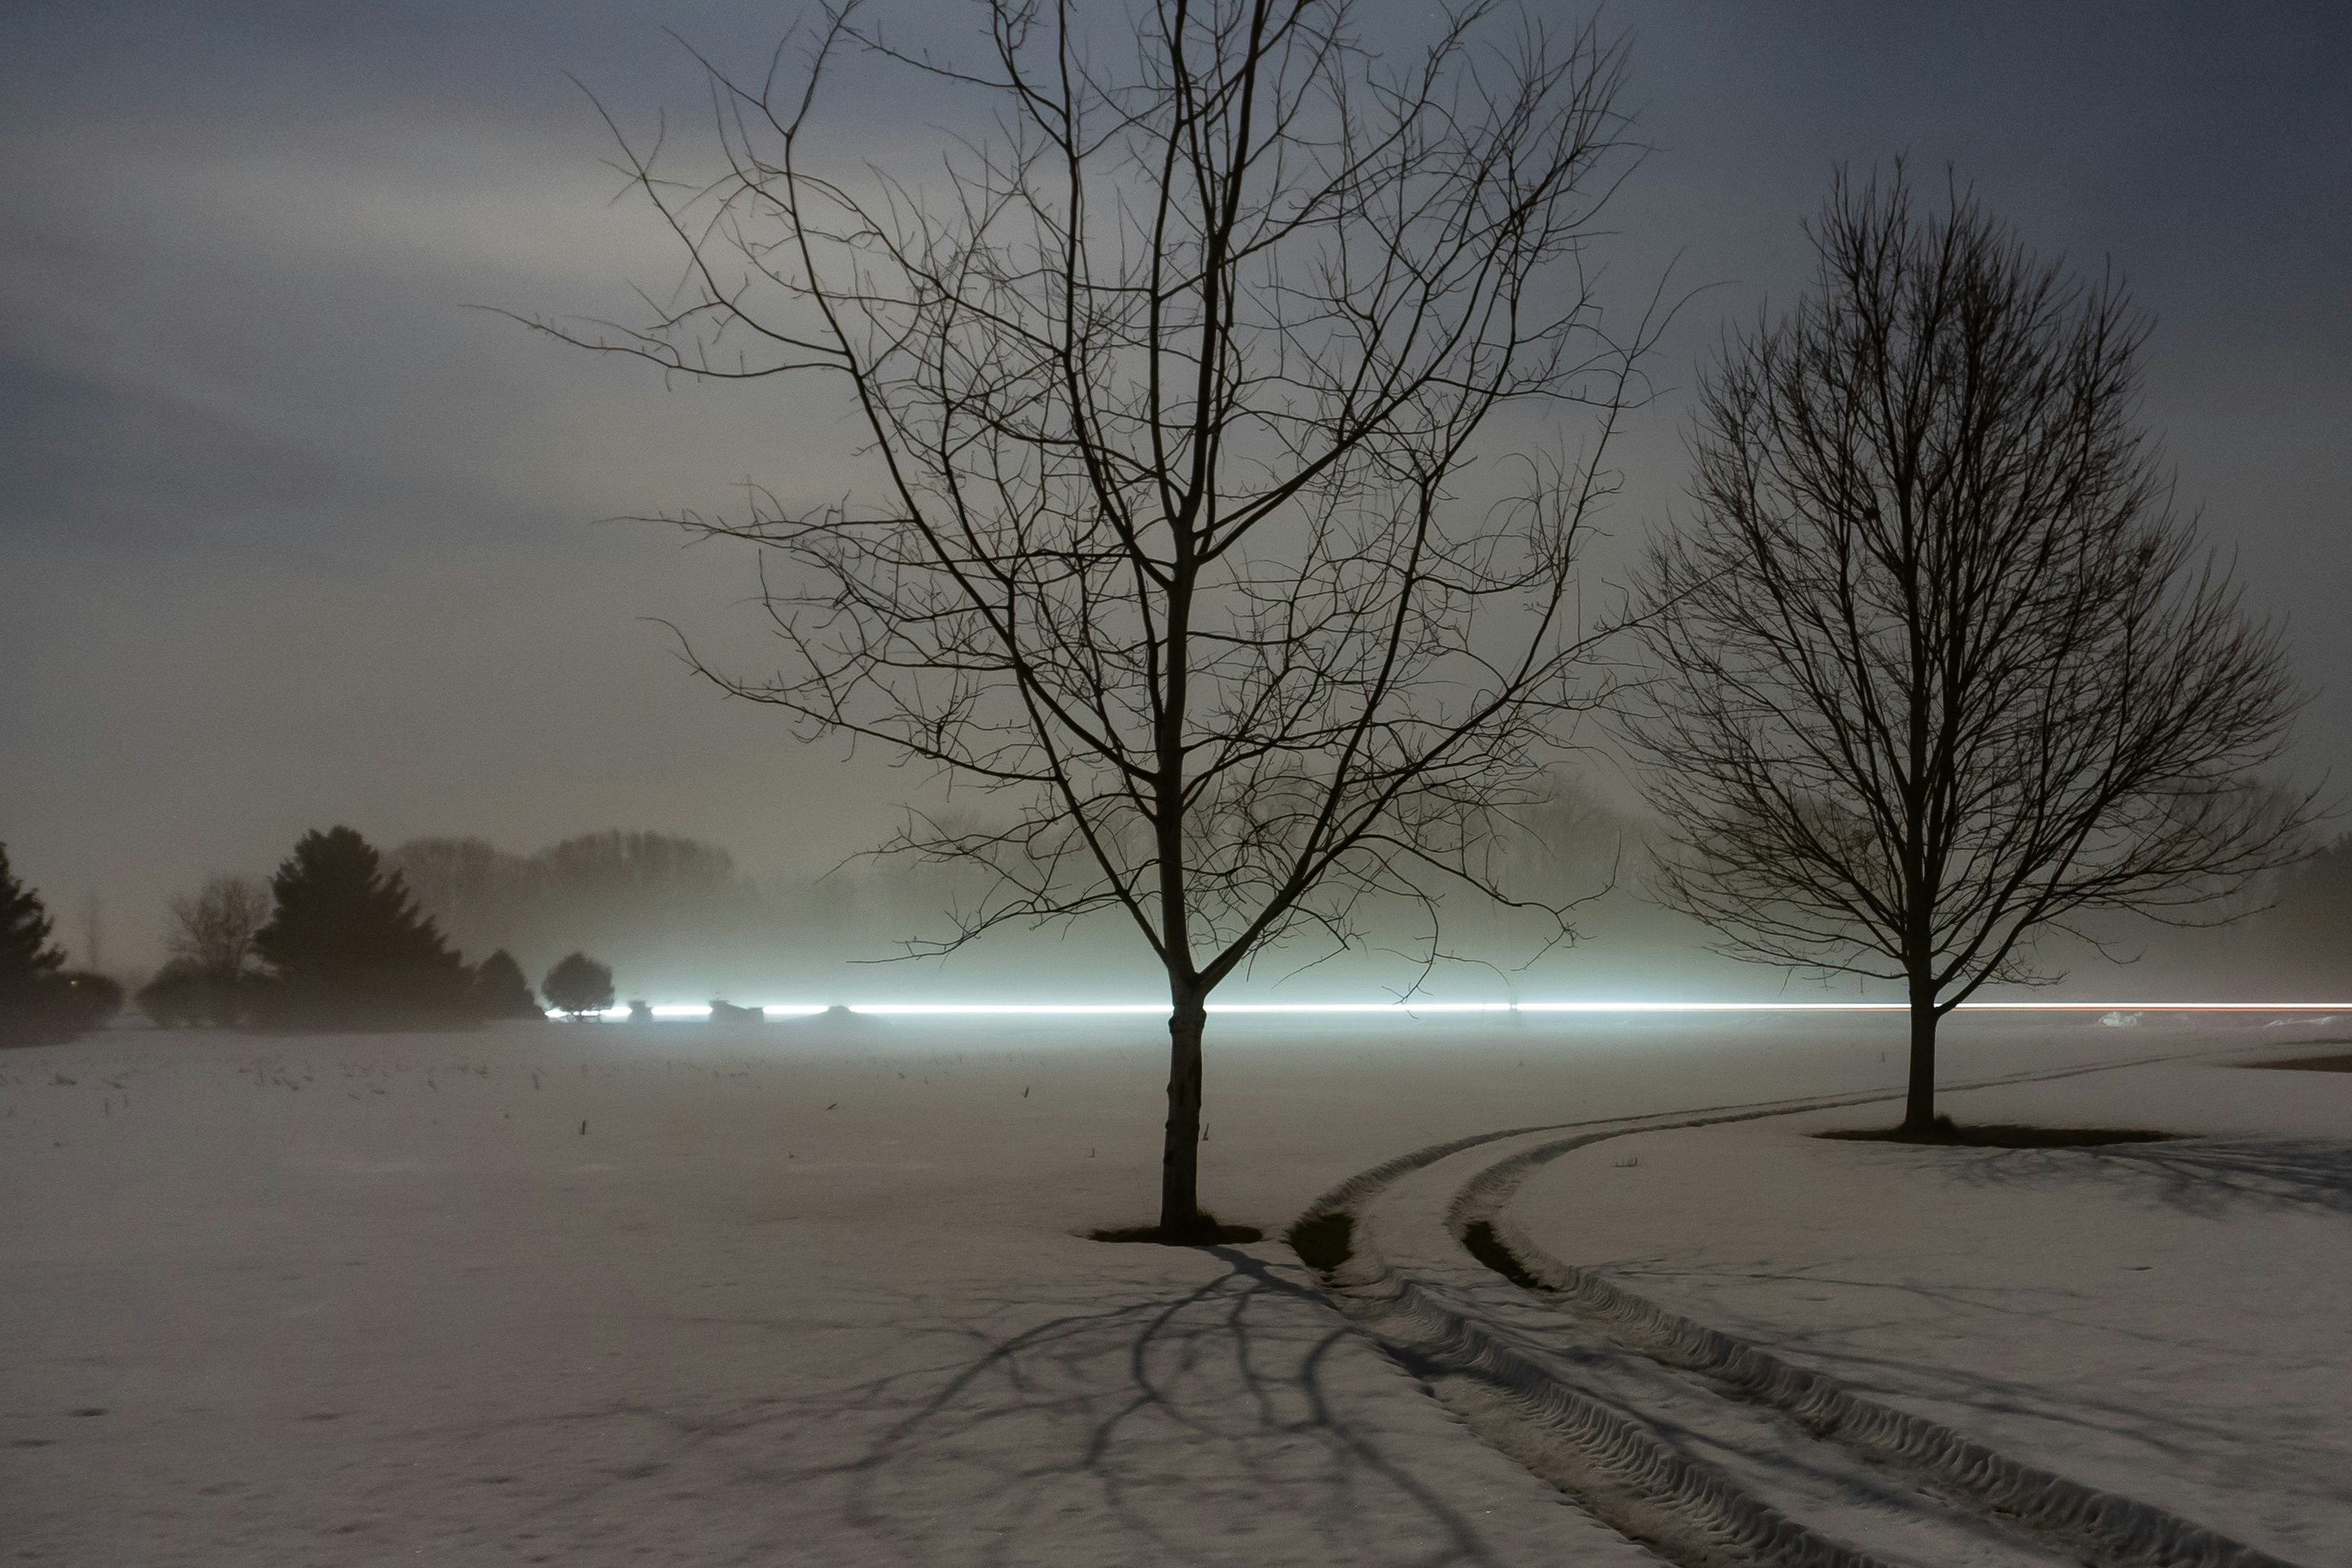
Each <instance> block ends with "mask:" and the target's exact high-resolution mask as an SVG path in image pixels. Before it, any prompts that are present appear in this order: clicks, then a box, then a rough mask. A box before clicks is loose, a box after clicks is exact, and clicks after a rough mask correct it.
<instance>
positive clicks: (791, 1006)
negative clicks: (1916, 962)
mask: <svg viewBox="0 0 2352 1568" xmlns="http://www.w3.org/2000/svg"><path fill="white" fill-rule="evenodd" d="M1207 1010H1208V1011H1209V1012H1211V1013H1221V1014H1228V1015H1244V1016H1318V1015H1327V1016H1361V1015H1366V1014H1371V1015H1386V1016H1395V1017H1425V1016H1453V1015H1464V1014H1467V1015H1478V1014H1486V1015H1494V1014H1514V1013H1555V1014H1596V1015H1608V1014H1617V1015H1625V1014H1671V1013H1696V1014H1722V1013H1906V1012H1908V1011H1910V1004H1909V1003H1907V1002H1672V1001H1597V1002H1592V1001H1588V1002H1212V1003H1210V1004H1208V1007H1207ZM742 1011H743V1012H745V1013H757V1014H761V1016H765V1017H769V1018H806V1017H814V1016H818V1015H820V1014H824V1013H831V1012H835V1011H839V1012H845V1013H850V1014H854V1015H856V1016H860V1017H879V1018H891V1017H901V1018H992V1017H1040V1018H1045V1017H1108V1016H1127V1017H1152V1016H1165V1015H1166V1014H1167V1012H1168V1004H1167V1003H1165V1002H851V1003H846V1004H836V1005H826V1004H824V1003H809V1002H792V1003H781V1004H779V1003H771V1004H767V1005H761V1006H752V1005H743V1007H742ZM1954 1011H1956V1012H1962V1013H2118V1014H2123V1013H2132V1014H2137V1013H2352V1002H1962V1003H1959V1004H1958V1005H1957V1006H1956V1007H1955V1008H1954ZM652 1013H653V1016H654V1017H656V1019H686V1018H694V1019H708V1018H709V1016H710V1014H711V1009H710V1006H709V1004H707V1003H701V1002H682V1003H674V1002H664V1003H657V1004H656V1005H654V1006H653V1008H652ZM548 1016H549V1017H551V1018H560V1017H562V1016H565V1015H564V1014H562V1013H560V1012H558V1011H556V1010H555V1009H553V1008H550V1009H549V1010H548ZM595 1016H598V1017H601V1018H605V1019H610V1020H614V1021H623V1020H625V1019H627V1018H628V1016H629V1009H628V1008H626V1007H625V1006H624V1007H608V1008H606V1009H604V1011H603V1012H601V1013H599V1014H597V1015H595Z"/></svg>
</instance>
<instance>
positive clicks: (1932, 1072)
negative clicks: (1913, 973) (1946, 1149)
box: [1903, 981, 1937, 1132]
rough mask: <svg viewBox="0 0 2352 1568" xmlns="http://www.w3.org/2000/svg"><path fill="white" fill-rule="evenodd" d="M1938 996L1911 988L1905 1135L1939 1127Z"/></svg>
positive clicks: (1918, 987) (1915, 985)
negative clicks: (1937, 1080)
mask: <svg viewBox="0 0 2352 1568" xmlns="http://www.w3.org/2000/svg"><path fill="white" fill-rule="evenodd" d="M1936 1019H1937V1013H1936V993H1935V990H1934V988H1933V987H1931V986H1923V985H1921V984H1918V983H1917V982H1916V981H1915V982H1913V983H1912V986H1911V1079H1910V1084H1909V1089H1908V1091H1907V1092H1906V1094H1905V1096H1904V1099H1903V1131H1906V1132H1928V1131H1933V1130H1934V1129H1935V1125H1936Z"/></svg>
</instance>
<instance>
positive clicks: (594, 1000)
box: [539, 952, 613, 1018]
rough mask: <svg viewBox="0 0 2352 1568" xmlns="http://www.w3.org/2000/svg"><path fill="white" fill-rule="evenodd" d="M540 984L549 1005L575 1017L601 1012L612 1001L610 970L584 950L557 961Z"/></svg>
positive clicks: (611, 975)
mask: <svg viewBox="0 0 2352 1568" xmlns="http://www.w3.org/2000/svg"><path fill="white" fill-rule="evenodd" d="M539 988H540V990H541V993H543V994H545V995H546V997H547V1001H548V1005H550V1006H551V1007H555V1008H557V1009H559V1010H561V1011H562V1012H566V1013H569V1014H571V1015H572V1016H573V1017H575V1018H577V1017H579V1016H582V1015H583V1014H586V1013H601V1012H603V1011H604V1009H605V1008H607V1007H610V1006H611V1005H613V971H612V970H611V968H609V967H608V966H606V965H604V964H602V963H597V962H596V961H595V960H594V959H593V958H591V957H589V956H588V955H587V954H586V953H584V952H574V953H570V954H567V955H566V956H565V957H563V958H561V959H559V960H557V961H556V964H555V967H554V968H552V969H551V970H549V971H548V972H547V978H546V979H544V980H542V981H541V982H540V983H539Z"/></svg>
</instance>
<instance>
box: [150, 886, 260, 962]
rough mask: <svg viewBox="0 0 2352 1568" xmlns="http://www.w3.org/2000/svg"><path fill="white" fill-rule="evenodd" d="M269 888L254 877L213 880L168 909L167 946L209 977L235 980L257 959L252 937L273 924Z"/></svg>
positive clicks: (175, 956)
mask: <svg viewBox="0 0 2352 1568" xmlns="http://www.w3.org/2000/svg"><path fill="white" fill-rule="evenodd" d="M273 907H274V906H273V900H272V899H271V896H270V892H269V887H268V884H267V883H265V882H259V881H257V880H255V879H252V878H250V877H214V878H210V879H207V880H206V881H205V885H204V886H203V888H201V889H198V890H197V891H196V892H195V893H194V895H190V894H186V893H182V894H179V895H176V896H175V897H173V900H171V902H170V904H169V905H167V906H166V908H167V910H168V911H169V914H168V921H167V924H166V928H165V931H164V936H163V943H164V946H165V948H166V949H167V950H168V951H169V952H171V954H172V956H173V957H174V958H180V959H185V960H186V961H187V962H188V963H191V964H193V965H194V966H195V968H196V969H197V970H198V971H199V972H200V973H203V974H204V975H205V976H206V977H207V978H209V979H213V980H220V981H236V980H237V979H240V978H242V977H243V976H244V975H245V973H247V966H248V963H249V961H250V960H251V959H252V957H253V933H254V932H256V931H259V930H260V929H261V928H262V927H263V926H264V925H265V924H267V923H268V920H269V916H270V911H271V910H272V908H273Z"/></svg>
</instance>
